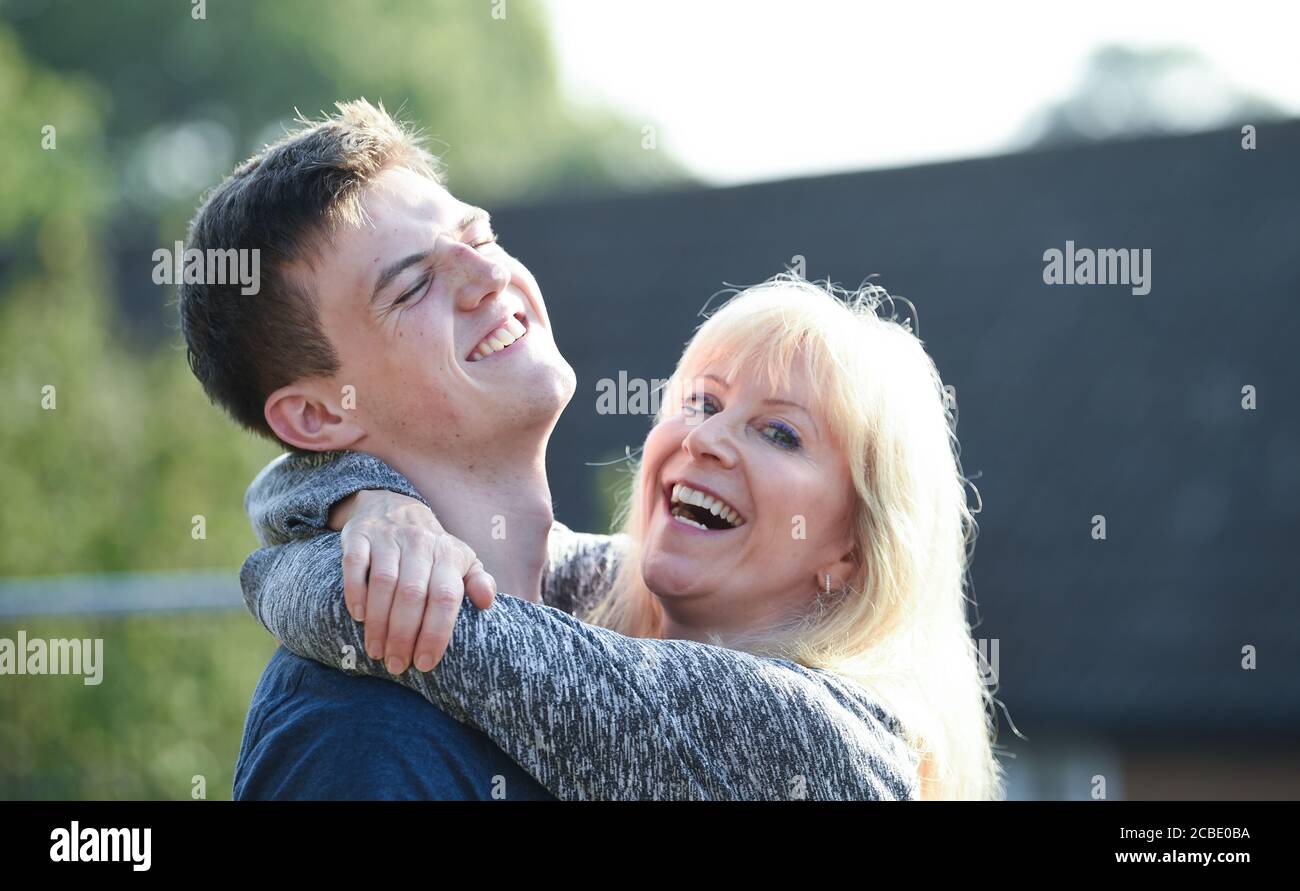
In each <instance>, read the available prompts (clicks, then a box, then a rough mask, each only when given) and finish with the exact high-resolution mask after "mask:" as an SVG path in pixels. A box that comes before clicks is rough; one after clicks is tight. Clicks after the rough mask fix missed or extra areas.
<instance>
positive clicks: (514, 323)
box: [469, 316, 528, 362]
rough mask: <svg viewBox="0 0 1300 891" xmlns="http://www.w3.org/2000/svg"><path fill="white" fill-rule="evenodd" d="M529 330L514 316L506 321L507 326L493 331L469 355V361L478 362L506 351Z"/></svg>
mask: <svg viewBox="0 0 1300 891" xmlns="http://www.w3.org/2000/svg"><path fill="white" fill-rule="evenodd" d="M527 330H528V329H526V328H525V327H524V326H523V325H522V324H520V322H519V320H518V319H516V318H515V317H514V316H511V317H510V318H508V319H506V323H505V325H503V326H502V327H500V328H498V329H497V330H495V331H493V332H492V333H491V334H489V335H488V336H487V337H485V338H483V340H482V342H481V343H480V344H479V345H478V346H476V347H474V349H473V350H472V351H471V352H470V354H469V361H471V362H477V361H478V360H479V359H483V358H486V357H487V356H490V355H492V354H493V353H496V352H499V351H501V350H504V349H505V348H506V347H508V346H510V344H512V343H514V342H515V341H516V340H518V339H519V338H521V337H523V336H524V334H525V333H527Z"/></svg>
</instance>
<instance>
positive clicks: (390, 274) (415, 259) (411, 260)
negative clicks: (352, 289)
mask: <svg viewBox="0 0 1300 891" xmlns="http://www.w3.org/2000/svg"><path fill="white" fill-rule="evenodd" d="M432 254H433V251H432V250H428V251H418V252H416V253H414V254H408V255H406V256H405V257H403V258H402V259H400V260H398V261H396V262H394V263H390V264H389V265H388V266H387V267H386V268H385V269H384V271H383V272H381V273H379V279H378V281H376V282H375V289H374V290H373V291H372V292H371V293H370V303H371V305H372V306H373V305H374V303H375V301H376V300H378V299H379V295H380V293H381V292H382V291H383V290H384V288H387V287H388V286H389V285H390V284H392V283H393V279H395V278H397V277H398V276H399V275H401V274H402V272H403V271H404V270H406V269H409V268H410V267H412V266H414V265H415V264H417V263H423V262H424V261H425V260H427V259H429V257H430V256H431V255H432Z"/></svg>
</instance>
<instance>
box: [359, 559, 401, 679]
mask: <svg viewBox="0 0 1300 891" xmlns="http://www.w3.org/2000/svg"><path fill="white" fill-rule="evenodd" d="M400 565H401V551H400V549H399V548H398V547H397V542H396V541H394V540H393V539H391V538H379V539H376V540H374V541H372V542H371V543H370V577H369V580H368V584H367V586H366V608H365V611H366V654H367V655H368V656H370V658H371V659H383V658H384V644H385V641H386V640H387V638H388V613H389V611H390V610H391V609H392V606H393V592H394V591H396V590H397V579H398V568H399V566H400Z"/></svg>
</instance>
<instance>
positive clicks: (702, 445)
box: [682, 415, 736, 468]
mask: <svg viewBox="0 0 1300 891" xmlns="http://www.w3.org/2000/svg"><path fill="white" fill-rule="evenodd" d="M682 449H683V450H684V451H685V452H686V454H687V455H689V456H690V458H691V460H693V461H700V462H703V461H705V460H707V459H709V458H712V459H713V460H715V461H717V462H718V463H719V464H721V465H722V466H723V467H725V468H732V467H735V466H736V448H735V443H734V442H733V441H732V438H731V431H730V429H729V428H728V427H727V426H726V422H725V421H723V420H722V417H721V415H713V416H711V417H709V418H706V419H705V420H704V421H703V422H702V423H701V424H699V425H698V426H692V427H690V428H689V432H688V433H687V434H686V437H685V438H684V439H683V440H682Z"/></svg>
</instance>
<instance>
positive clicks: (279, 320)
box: [179, 99, 440, 439]
mask: <svg viewBox="0 0 1300 891" xmlns="http://www.w3.org/2000/svg"><path fill="white" fill-rule="evenodd" d="M336 107H337V108H338V113H337V114H333V115H326V116H325V117H324V118H322V119H321V120H319V121H310V120H307V119H305V118H302V117H301V116H300V117H299V118H298V120H297V123H299V124H300V125H301V126H300V127H299V129H297V130H296V131H294V132H292V133H290V134H288V135H287V136H285V137H284V138H283V139H281V140H279V141H278V142H276V143H274V144H272V145H268V146H267V147H266V148H264V149H262V151H260V152H258V153H257V154H256V155H254V156H253V157H252V158H249V159H248V160H247V161H245V162H243V163H242V164H240V165H239V166H238V167H236V168H235V171H234V172H233V173H231V174H230V176H228V177H227V178H226V179H225V181H223V182H222V183H221V184H220V185H218V186H217V187H216V188H214V189H213V190H212V191H211V192H209V193H208V194H207V196H206V197H205V198H204V200H203V203H202V204H201V205H200V207H199V209H198V212H197V213H195V215H194V219H193V220H192V221H191V222H190V227H189V234H188V237H187V240H186V248H187V249H197V250H200V251H204V252H206V251H208V250H210V249H217V250H229V249H232V248H234V249H246V250H258V251H260V256H259V258H258V259H259V264H260V266H259V275H260V288H259V290H258V292H257V293H256V294H244V293H242V292H241V287H240V284H239V283H238V282H233V283H210V282H205V283H201V284H195V283H189V282H182V283H181V285H180V296H179V307H180V324H181V332H182V333H183V334H184V336H185V345H186V351H187V354H188V358H189V364H190V369H191V370H192V371H193V372H194V376H195V377H197V378H198V379H199V382H200V383H201V384H202V385H203V389H204V392H206V393H207V394H208V397H209V398H210V399H211V400H212V401H213V402H215V403H217V404H219V405H221V406H222V407H224V408H225V409H226V411H227V412H229V413H230V415H231V417H233V418H234V419H235V420H236V421H238V422H239V423H240V424H241V425H243V426H244V427H246V428H248V429H249V430H252V431H253V432H254V433H258V434H260V435H262V436H266V437H269V438H271V439H277V437H276V435H275V433H274V432H273V431H272V430H271V427H270V425H269V424H267V422H266V417H265V413H264V409H263V406H264V404H265V402H266V397H267V396H269V395H270V394H271V393H273V392H275V391H276V390H277V389H279V388H280V387H283V386H286V385H288V384H291V383H293V382H294V381H296V380H301V379H303V378H306V377H314V376H317V375H329V374H334V373H335V372H337V371H338V369H339V362H338V355H337V354H336V353H335V351H334V347H333V345H332V344H331V343H330V342H329V339H328V338H327V337H326V336H325V333H324V331H323V330H321V325H320V317H319V314H318V313H317V309H316V301H315V295H313V294H311V293H310V292H309V290H308V289H307V288H305V287H304V286H303V284H302V283H301V282H300V281H299V280H298V279H297V278H296V277H295V276H293V275H292V274H290V271H289V269H288V266H289V265H290V264H292V263H294V262H295V261H299V260H303V261H307V262H310V261H311V260H312V258H313V257H315V256H318V254H319V250H320V248H321V246H322V245H323V244H328V242H329V241H330V239H331V237H332V235H333V232H334V231H335V228H336V227H337V226H338V225H339V224H340V223H345V222H351V223H355V222H358V221H360V220H361V219H362V212H361V206H360V198H361V194H362V191H363V190H364V188H365V186H366V185H367V184H369V183H370V182H371V181H373V180H374V179H375V177H377V176H378V175H379V174H381V173H383V172H384V171H385V170H387V169H389V168H392V167H405V168H408V169H410V170H412V171H414V172H416V173H419V174H421V175H424V176H428V177H429V178H430V179H433V180H434V181H435V182H437V181H439V180H440V171H439V169H438V164H437V161H436V159H434V158H433V156H431V155H430V154H429V152H428V151H426V150H425V149H424V148H423V146H422V145H421V142H420V138H419V136H418V134H416V133H414V132H413V131H412V130H410V129H409V128H408V127H407V126H406V125H404V124H402V123H400V122H398V121H396V120H395V119H394V118H393V117H392V116H391V115H389V114H388V112H387V111H385V110H384V106H383V103H382V102H381V103H380V104H379V106H378V107H377V108H376V107H375V106H374V105H371V104H370V103H369V102H367V101H366V100H365V99H358V100H356V101H354V102H340V103H336Z"/></svg>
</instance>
